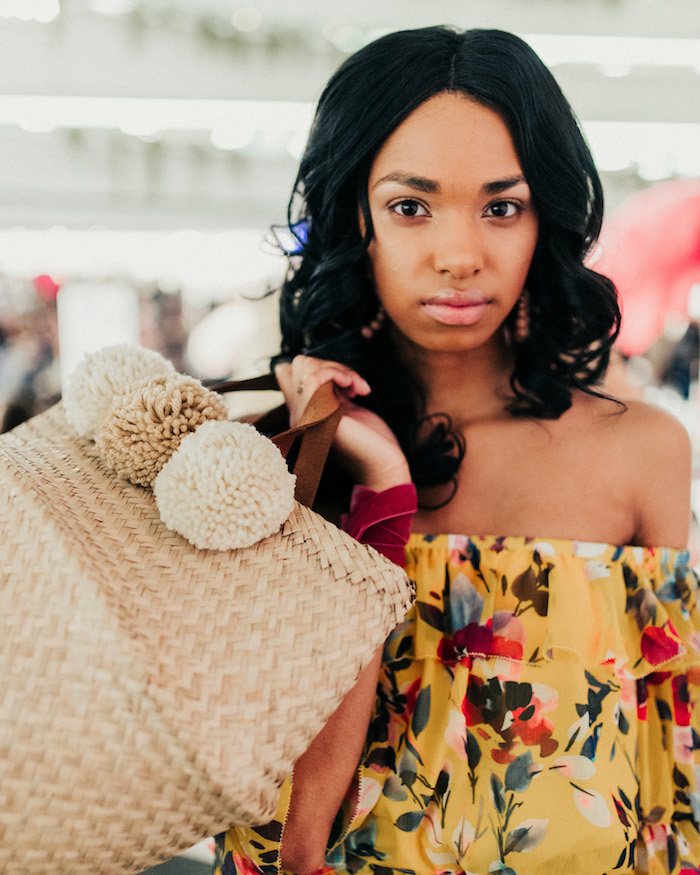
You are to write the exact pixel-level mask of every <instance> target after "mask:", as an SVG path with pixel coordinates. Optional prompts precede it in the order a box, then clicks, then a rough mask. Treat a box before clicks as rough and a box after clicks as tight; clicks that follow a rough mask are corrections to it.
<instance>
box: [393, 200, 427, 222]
mask: <svg viewBox="0 0 700 875" xmlns="http://www.w3.org/2000/svg"><path fill="white" fill-rule="evenodd" d="M391 211H392V213H396V214H397V215H399V216H408V218H414V217H415V216H427V215H428V211H427V210H426V208H425V207H424V206H423V204H421V203H419V202H418V201H414V200H411V199H410V198H408V199H406V200H402V201H397V202H396V203H395V204H392V205H391Z"/></svg>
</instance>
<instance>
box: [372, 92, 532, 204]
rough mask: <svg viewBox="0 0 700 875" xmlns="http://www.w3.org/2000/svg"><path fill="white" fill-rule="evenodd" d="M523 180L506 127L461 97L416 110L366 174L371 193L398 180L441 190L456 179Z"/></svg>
mask: <svg viewBox="0 0 700 875" xmlns="http://www.w3.org/2000/svg"><path fill="white" fill-rule="evenodd" d="M463 174H466V175H469V176H474V175H476V176H479V177H483V179H484V180H487V179H494V180H495V179H501V178H510V177H516V176H518V175H522V170H521V167H520V161H519V159H518V156H517V153H516V151H515V146H514V145H513V140H512V138H511V135H510V132H509V130H508V127H507V126H506V124H505V122H504V121H503V119H502V118H501V117H500V116H499V115H498V113H496V112H494V111H493V110H491V109H489V108H488V107H485V106H483V105H482V104H480V103H477V102H476V101H474V100H472V99H470V98H468V97H466V96H465V95H462V94H455V93H448V92H445V93H441V94H438V95H436V96H435V97H432V98H430V99H429V100H427V101H426V102H425V103H423V104H421V105H420V106H419V107H418V108H417V109H415V110H414V111H413V112H412V113H411V114H410V115H409V116H408V118H406V119H405V120H404V121H403V122H402V123H401V124H400V125H399V126H398V127H397V128H396V129H395V130H394V131H393V133H392V134H391V135H390V136H389V137H388V139H387V140H386V141H385V143H384V145H383V146H382V148H381V149H380V150H379V152H378V154H377V156H376V158H375V160H374V163H373V165H372V169H371V172H370V188H371V187H374V186H376V185H377V184H378V183H379V182H380V181H382V180H385V181H387V182H389V181H394V182H400V181H401V179H400V177H401V176H405V177H414V178H416V179H419V180H421V179H422V180H425V182H424V183H422V184H423V185H424V186H426V187H425V190H426V191H428V190H429V187H430V183H431V181H432V182H435V183H437V184H438V186H439V185H440V184H442V185H444V183H445V181H446V180H447V179H451V178H454V177H455V175H457V176H462V175H463Z"/></svg>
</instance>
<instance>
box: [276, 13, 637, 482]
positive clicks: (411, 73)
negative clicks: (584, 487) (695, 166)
mask: <svg viewBox="0 0 700 875" xmlns="http://www.w3.org/2000/svg"><path fill="white" fill-rule="evenodd" d="M442 92H455V93H462V94H465V95H467V96H468V97H470V98H471V99H473V100H475V101H477V102H479V103H480V104H483V105H484V106H486V107H489V108H490V109H493V110H494V111H495V112H497V113H498V114H499V115H500V116H501V118H502V119H503V120H504V121H505V123H506V125H507V126H508V128H509V131H510V133H511V136H512V138H513V143H514V145H515V149H516V152H517V154H518V157H519V159H520V162H521V166H522V170H523V173H524V175H525V178H526V180H527V182H528V185H529V187H530V191H531V195H532V200H533V206H534V208H535V210H536V212H537V215H538V219H539V236H538V242H537V246H536V248H535V253H534V257H533V260H532V264H531V268H530V272H529V275H528V279H527V289H528V293H529V302H530V304H529V309H530V331H529V338H528V339H527V340H525V341H524V342H519V343H517V344H514V347H513V350H514V361H515V367H514V372H513V375H512V379H511V388H512V392H513V398H512V401H511V403H510V405H509V409H510V410H511V412H512V413H513V414H514V415H527V416H536V417H541V418H556V417H558V416H560V415H561V414H562V413H563V412H564V411H565V410H566V409H567V408H568V407H569V406H570V405H571V398H572V390H573V389H574V388H579V389H582V390H583V391H586V392H588V393H590V394H600V393H599V392H597V391H596V390H595V389H594V388H593V387H594V386H595V385H596V384H597V383H598V382H599V381H600V379H601V378H602V377H603V375H604V373H605V370H606V368H607V365H608V361H609V357H610V349H611V346H612V344H613V341H614V339H615V337H616V336H617V332H618V330H619V320H620V313H619V309H618V305H617V298H616V293H615V288H614V285H613V284H612V282H611V281H610V280H609V279H607V278H606V277H603V276H601V275H600V274H597V273H595V272H594V271H592V270H590V269H588V268H587V267H585V266H584V263H583V261H584V258H585V256H586V255H587V253H588V252H589V250H590V248H591V246H592V245H593V243H594V242H595V240H596V239H597V236H598V233H599V231H600V226H601V222H602V214H603V192H602V187H601V183H600V179H599V177H598V174H597V172H596V169H595V166H594V164H593V160H592V158H591V155H590V152H589V150H588V147H587V146H586V143H585V141H584V139H583V136H582V134H581V131H580V129H579V126H578V123H577V121H576V118H575V117H574V115H573V113H572V110H571V108H570V106H569V104H568V103H567V101H566V99H565V98H564V96H563V94H562V92H561V90H560V88H559V86H558V85H557V83H556V82H555V80H554V78H553V76H552V75H551V73H550V72H549V71H548V70H547V68H546V67H545V66H544V65H543V64H542V62H541V61H540V59H539V58H538V57H537V55H536V54H535V53H534V51H533V50H532V49H531V48H530V47H529V46H528V45H527V44H526V43H525V42H523V41H522V40H521V39H519V38H518V37H516V36H514V35H513V34H510V33H506V32H503V31H498V30H468V31H466V32H459V31H457V30H455V29H452V28H449V27H428V28H422V29H419V30H408V31H401V32H398V33H392V34H389V35H387V36H384V37H381V38H380V39H378V40H376V41H375V42H373V43H370V44H369V45H367V46H366V47H365V48H363V49H361V50H360V51H358V52H357V53H356V54H354V55H353V56H351V57H350V58H348V60H346V61H345V63H343V64H342V66H341V67H340V68H339V70H338V71H337V72H336V73H335V75H334V76H333V77H332V78H331V80H330V81H329V83H328V85H327V86H326V88H325V90H324V92H323V94H322V96H321V98H320V101H319V104H318V109H317V112H316V116H315V120H314V123H313V126H312V129H311V133H310V136H309V140H308V144H307V147H306V151H305V153H304V156H303V158H302V160H301V164H300V167H299V173H298V176H297V179H296V184H295V186H294V191H293V194H292V198H291V200H290V204H289V212H288V222H289V226H290V228H291V229H292V230H293V232H294V233H295V236H296V238H297V241H298V243H299V252H298V254H297V255H295V256H293V257H292V259H291V263H290V271H289V274H288V276H287V279H286V281H285V283H284V285H283V287H282V292H281V303H280V318H281V327H282V348H281V357H292V356H295V355H297V354H299V353H304V354H306V355H311V356H316V357H318V358H328V359H332V360H335V361H339V362H342V363H344V364H346V365H348V366H350V367H352V368H354V369H355V370H357V371H358V372H359V373H360V374H362V375H363V376H364V377H365V378H366V379H367V380H368V382H369V383H370V385H371V386H372V394H371V395H370V396H368V398H367V399H366V401H365V402H364V403H366V404H367V406H368V407H371V408H372V409H373V410H375V411H376V412H377V413H378V414H379V415H380V416H382V418H383V419H384V420H385V421H386V422H387V423H388V424H389V426H390V427H391V428H392V429H393V431H394V433H395V434H396V436H397V438H398V440H399V442H400V444H401V446H402V448H403V450H404V452H405V453H406V456H407V459H408V461H409V465H410V467H411V472H412V476H413V479H414V482H415V483H416V485H418V486H421V485H437V484H441V483H446V482H449V481H450V480H454V476H455V473H456V470H457V468H458V467H459V463H460V461H461V458H462V456H463V454H464V446H463V442H462V441H461V439H460V436H459V435H457V434H455V433H454V432H453V430H452V429H451V425H450V422H449V419H447V417H437V418H435V419H432V420H431V421H430V422H428V423H426V421H425V418H424V417H425V410H424V399H423V397H422V394H421V391H420V388H419V387H418V386H416V385H414V383H413V382H412V380H411V377H410V374H408V373H407V371H406V369H405V368H404V367H403V366H402V364H401V363H400V362H399V361H398V360H397V358H396V353H395V351H394V349H393V348H392V345H391V344H390V343H389V342H388V339H387V337H386V335H382V334H379V335H377V336H375V337H374V338H373V339H372V340H370V341H368V340H366V339H365V338H364V337H363V335H362V331H361V328H362V326H363V325H365V324H367V323H368V322H370V321H371V320H372V319H373V317H374V316H375V315H376V313H377V308H378V301H377V297H376V294H375V291H374V288H373V286H372V283H371V281H370V278H369V271H368V259H367V247H368V245H369V243H370V241H371V239H372V235H373V228H372V218H371V215H370V211H369V204H368V197H367V182H368V178H369V173H370V168H371V166H372V162H373V161H374V158H375V156H376V155H377V152H378V151H379V149H380V148H381V146H382V144H383V143H384V142H385V141H386V139H387V138H388V137H389V135H390V134H391V133H392V132H393V131H394V130H395V129H396V128H397V127H398V126H399V125H400V124H401V123H402V122H403V121H404V120H405V119H406V118H407V116H409V115H410V114H411V112H413V110H415V109H416V108H417V107H418V106H420V105H421V104H422V103H424V102H425V101H426V100H428V99H429V98H431V97H433V96H434V95H436V94H440V93H442ZM465 160H468V155H465ZM358 207H359V209H358ZM360 210H361V212H362V216H363V218H364V227H365V233H364V235H363V234H362V231H361V225H360V221H359V211H360ZM513 318H514V316H513V315H511V316H510V317H509V320H512V319H513ZM510 327H511V328H512V325H511V326H510Z"/></svg>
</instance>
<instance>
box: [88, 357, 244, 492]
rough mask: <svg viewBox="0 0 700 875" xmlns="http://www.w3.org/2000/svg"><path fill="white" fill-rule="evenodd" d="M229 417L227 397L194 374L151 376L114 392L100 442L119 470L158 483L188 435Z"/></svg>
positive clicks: (103, 453) (135, 480) (142, 483)
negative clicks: (158, 477) (213, 390)
mask: <svg viewBox="0 0 700 875" xmlns="http://www.w3.org/2000/svg"><path fill="white" fill-rule="evenodd" d="M227 418H228V408H227V407H226V404H225V403H224V401H223V399H222V398H221V396H220V395H217V393H216V392H211V391H210V390H209V389H205V388H204V386H203V385H202V384H201V383H200V382H199V380H195V379H194V377H186V376H185V375H184V374H172V375H170V376H158V377H146V378H145V379H143V380H137V381H136V382H134V383H131V384H130V385H129V386H126V387H125V388H124V389H122V390H121V392H119V393H117V394H116V395H115V396H114V400H113V401H112V406H111V407H110V409H109V412H108V413H107V415H106V417H105V418H104V419H103V421H102V424H101V425H100V427H99V428H98V430H97V433H96V434H95V444H96V445H97V449H98V450H99V451H100V454H101V456H102V460H103V461H104V463H105V464H106V465H107V466H108V467H110V468H112V469H113V470H115V471H116V472H117V474H120V475H121V476H122V477H126V478H127V480H131V482H132V483H136V484H138V485H140V486H153V481H154V480H155V479H156V475H157V474H158V473H159V471H160V470H161V468H162V467H163V465H165V463H166V462H167V461H168V459H169V458H170V457H171V456H172V454H173V453H174V452H175V450H177V448H178V447H179V446H180V442H181V441H182V439H183V438H184V437H185V436H186V435H188V434H190V433H191V432H193V431H195V429H197V428H198V427H199V426H200V425H202V423H204V422H208V421H210V420H221V419H227Z"/></svg>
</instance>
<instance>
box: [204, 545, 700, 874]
mask: <svg viewBox="0 0 700 875" xmlns="http://www.w3.org/2000/svg"><path fill="white" fill-rule="evenodd" d="M405 557H406V570H407V572H408V574H409V576H411V577H412V578H413V579H414V580H415V581H416V584H417V598H416V603H415V605H414V607H413V608H412V610H411V611H410V613H409V615H408V616H407V618H406V620H405V621H404V622H403V623H402V624H401V625H400V626H399V627H398V628H397V629H396V630H395V631H394V632H393V634H392V635H391V636H390V637H389V639H388V641H387V643H386V647H385V654H384V661H383V665H382V671H381V674H380V684H379V688H378V695H377V700H376V706H375V712H374V716H373V719H372V722H371V724H370V728H369V733H368V737H367V743H366V748H365V752H364V755H363V760H362V764H361V766H360V769H359V773H358V780H357V782H356V784H355V785H354V786H353V788H352V790H351V792H350V793H349V794H348V800H347V805H346V806H345V810H343V811H341V812H340V814H339V817H338V820H337V823H336V828H335V829H334V833H333V835H332V836H331V842H330V844H329V850H328V854H327V866H328V867H329V869H330V870H334V871H341V872H350V873H361V875H365V873H367V875H370V873H374V875H388V870H400V871H401V872H403V873H407V875H410V873H417V875H428V873H431V875H432V873H437V872H445V873H447V872H455V873H456V872H465V873H478V875H487V873H501V875H513V873H515V875H541V873H545V872H546V873H547V875H555V873H566V875H603V873H609V875H612V873H614V872H616V873H630V872H639V873H642V872H647V871H649V872H651V873H663V875H669V873H671V875H679V873H683V875H689V873H700V836H699V834H698V823H699V822H700V720H699V718H698V710H697V707H696V706H697V702H698V696H699V694H700V641H699V638H698V630H699V629H700V618H699V614H698V611H699V607H698V579H697V577H696V575H695V573H694V572H693V570H692V569H691V568H690V567H689V564H688V554H687V553H686V552H684V551H680V550H674V549H664V548H659V549H655V548H654V549H652V548H641V547H616V546H612V545H606V544H593V543H588V542H582V541H566V540H553V539H546V538H545V539H536V538H520V537H505V538H497V537H467V536H462V535H438V536H432V535H431V536H424V535H419V534H412V535H410V537H409V538H408V543H407V545H406V548H405ZM288 799H289V784H288V783H287V784H286V785H285V787H284V788H283V792H282V796H281V801H280V808H279V810H278V813H277V816H276V818H275V820H274V821H272V823H271V824H268V825H266V826H265V827H263V828H262V829H260V830H257V831H256V830H250V829H246V830H243V829H233V830H230V831H229V832H228V833H226V834H225V835H224V836H221V837H219V839H218V841H217V870H216V871H217V873H222V875H233V873H244V875H250V873H256V872H263V873H268V875H272V873H276V872H277V871H279V869H278V848H279V840H280V838H281V834H282V830H283V824H284V819H285V816H286V809H287V806H288Z"/></svg>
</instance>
